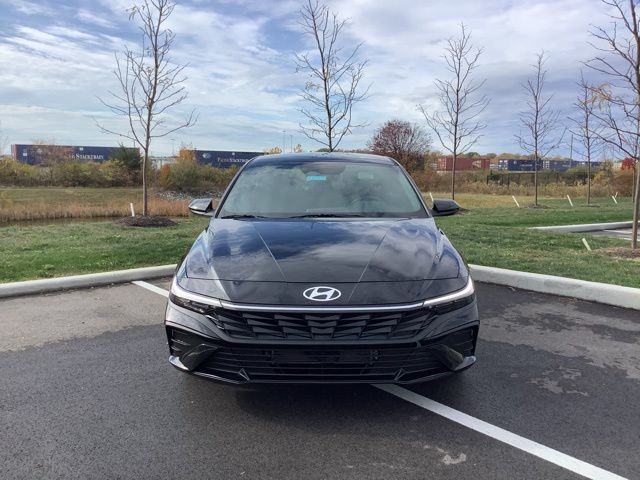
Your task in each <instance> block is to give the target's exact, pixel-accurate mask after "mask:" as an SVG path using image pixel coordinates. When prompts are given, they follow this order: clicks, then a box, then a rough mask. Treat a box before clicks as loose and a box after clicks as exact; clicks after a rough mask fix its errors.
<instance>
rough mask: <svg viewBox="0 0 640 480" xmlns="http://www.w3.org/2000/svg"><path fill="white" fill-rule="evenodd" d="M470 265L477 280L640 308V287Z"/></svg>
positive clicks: (617, 305)
mask: <svg viewBox="0 0 640 480" xmlns="http://www.w3.org/2000/svg"><path fill="white" fill-rule="evenodd" d="M469 267H470V268H471V277H472V278H473V279H474V280H475V281H477V282H484V283H494V284H496V285H506V286H509V287H515V288H521V289H523V290H529V291H532V292H540V293H547V294H551V295H559V296H563V297H574V298H579V299H580V300H588V301H591V302H598V303H604V304H605V305H613V306H616V307H624V308H632V309H635V310H640V288H631V287H623V286H620V285H611V284H608V283H598V282H587V281H586V280H577V279H575V278H566V277H555V276H553V275H542V274H540V273H528V272H519V271H516V270H506V269H504V268H495V267H483V266H480V265H470V266H469Z"/></svg>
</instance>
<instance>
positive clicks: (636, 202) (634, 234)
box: [631, 158, 640, 250]
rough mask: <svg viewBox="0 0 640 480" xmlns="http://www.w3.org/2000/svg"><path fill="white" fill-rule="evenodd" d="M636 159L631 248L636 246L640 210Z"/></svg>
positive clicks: (639, 169)
mask: <svg viewBox="0 0 640 480" xmlns="http://www.w3.org/2000/svg"><path fill="white" fill-rule="evenodd" d="M634 160H635V161H636V170H637V171H638V172H637V173H638V174H637V175H636V185H635V188H636V192H635V195H634V197H633V228H632V229H631V248H632V249H634V250H635V249H636V248H638V220H640V219H639V218H638V211H639V210H640V168H638V166H640V162H638V159H637V158H636V159H634Z"/></svg>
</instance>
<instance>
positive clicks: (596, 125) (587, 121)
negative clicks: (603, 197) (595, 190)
mask: <svg viewBox="0 0 640 480" xmlns="http://www.w3.org/2000/svg"><path fill="white" fill-rule="evenodd" d="M597 88H598V87H596V86H594V85H593V84H591V83H589V82H588V81H587V80H585V78H584V75H583V72H582V71H580V80H579V81H578V92H579V93H578V96H577V98H576V102H575V103H574V104H573V105H574V107H575V109H576V111H577V112H576V116H575V117H571V118H569V120H570V122H571V123H572V127H571V128H570V129H569V131H570V132H571V149H572V150H573V138H574V137H576V138H577V139H578V140H579V141H580V144H581V145H582V158H583V159H584V160H586V162H587V204H588V205H590V204H591V159H592V158H593V156H594V155H597V154H598V153H600V152H602V149H603V146H604V143H603V141H602V140H601V139H602V137H603V135H604V129H603V127H602V124H601V123H600V121H599V120H598V119H597V118H596V116H595V115H596V110H597V108H598V104H599V102H600V96H599V95H598V94H597V93H595V91H596V89H597ZM572 156H573V155H572Z"/></svg>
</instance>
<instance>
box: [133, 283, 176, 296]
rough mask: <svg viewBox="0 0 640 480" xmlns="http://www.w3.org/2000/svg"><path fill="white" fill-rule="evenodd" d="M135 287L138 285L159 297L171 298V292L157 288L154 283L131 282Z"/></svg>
mask: <svg viewBox="0 0 640 480" xmlns="http://www.w3.org/2000/svg"><path fill="white" fill-rule="evenodd" d="M131 283H133V284H135V285H138V286H139V287H142V288H146V289H147V290H151V291H152V292H154V293H157V294H158V295H162V296H163V297H167V298H168V297H169V290H165V289H164V288H160V287H156V286H155V285H154V284H152V283H147V282H143V281H141V280H135V281H133V282H131Z"/></svg>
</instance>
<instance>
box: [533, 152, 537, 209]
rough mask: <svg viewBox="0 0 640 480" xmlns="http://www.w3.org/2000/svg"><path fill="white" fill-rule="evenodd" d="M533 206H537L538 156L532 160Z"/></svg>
mask: <svg viewBox="0 0 640 480" xmlns="http://www.w3.org/2000/svg"><path fill="white" fill-rule="evenodd" d="M533 204H534V205H535V206H536V207H537V206H538V154H537V153H536V155H535V158H534V159H533Z"/></svg>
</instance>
